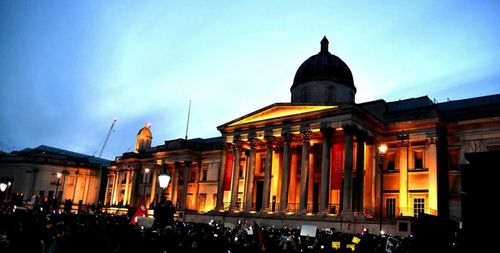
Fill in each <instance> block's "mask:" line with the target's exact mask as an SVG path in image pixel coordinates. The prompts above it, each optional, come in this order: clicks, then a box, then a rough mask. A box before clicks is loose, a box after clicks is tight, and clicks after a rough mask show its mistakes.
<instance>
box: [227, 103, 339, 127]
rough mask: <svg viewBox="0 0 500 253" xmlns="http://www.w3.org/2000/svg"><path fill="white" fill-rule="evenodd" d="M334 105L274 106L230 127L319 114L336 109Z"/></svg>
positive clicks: (242, 119)
mask: <svg viewBox="0 0 500 253" xmlns="http://www.w3.org/2000/svg"><path fill="white" fill-rule="evenodd" d="M336 107H337V106H333V105H292V104H274V105H271V106H268V107H265V108H263V109H261V110H258V111H255V112H253V113H250V114H248V115H246V116H243V117H242V118H240V119H237V120H235V121H234V122H230V123H229V125H228V126H237V125H243V124H248V123H254V122H259V121H265V120H271V119H277V118H283V117H288V116H294V115H299V114H305V113H312V112H319V111H324V110H329V109H334V108H336Z"/></svg>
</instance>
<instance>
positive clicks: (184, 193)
mask: <svg viewBox="0 0 500 253" xmlns="http://www.w3.org/2000/svg"><path fill="white" fill-rule="evenodd" d="M190 167H191V161H186V162H184V178H183V180H182V183H183V184H184V187H183V189H182V199H181V207H180V208H181V209H183V210H186V207H187V193H188V188H189V187H188V182H189V170H190V169H191V168H190Z"/></svg>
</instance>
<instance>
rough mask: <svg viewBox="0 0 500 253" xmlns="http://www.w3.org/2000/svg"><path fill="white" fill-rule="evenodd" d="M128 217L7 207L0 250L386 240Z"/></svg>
mask: <svg viewBox="0 0 500 253" xmlns="http://www.w3.org/2000/svg"><path fill="white" fill-rule="evenodd" d="M130 219H131V217H130V216H128V215H125V214H124V215H116V214H104V213H100V214H96V213H92V214H90V213H86V214H82V213H80V214H72V213H62V212H59V211H54V210H52V211H49V212H43V211H41V210H37V209H35V210H29V209H25V210H19V209H18V210H13V209H11V208H8V209H3V210H2V213H1V216H0V252H5V253H10V252H33V253H60V252H74V253H79V252H134V253H137V252H153V253H170V252H224V253H230V252H352V251H354V252H386V249H387V241H388V239H387V238H388V237H385V236H378V235H374V234H370V233H369V232H368V231H366V232H363V233H360V234H357V235H353V234H346V233H340V232H336V231H335V230H334V229H320V230H317V231H316V235H315V236H301V235H300V234H301V233H300V232H301V231H300V229H301V228H300V227H294V228H290V227H282V228H275V227H272V226H266V225H263V224H262V225H259V224H257V223H255V222H254V223H253V224H252V223H250V222H248V221H242V222H239V224H235V225H234V226H224V224H223V223H222V222H221V221H211V222H210V223H208V224H201V223H189V222H182V221H173V220H167V221H163V222H161V224H160V223H158V222H156V223H155V224H154V225H153V226H152V227H151V228H145V227H144V226H141V225H140V224H139V225H137V224H136V225H133V224H131V222H130ZM355 237H356V238H357V239H359V240H357V239H355V240H353V238H355ZM391 238H392V237H391ZM392 239H394V241H393V242H392V243H391V242H389V243H390V244H391V245H390V246H391V250H392V252H415V251H412V249H413V243H414V241H413V240H412V238H411V237H408V238H396V237H393V238H392ZM353 241H357V242H353ZM349 245H351V246H349ZM352 245H355V246H354V247H353V246H352Z"/></svg>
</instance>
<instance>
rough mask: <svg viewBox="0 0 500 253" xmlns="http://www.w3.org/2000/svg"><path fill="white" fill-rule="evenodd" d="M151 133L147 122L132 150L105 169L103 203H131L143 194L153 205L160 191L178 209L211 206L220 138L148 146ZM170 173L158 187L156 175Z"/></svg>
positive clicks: (214, 192)
mask: <svg viewBox="0 0 500 253" xmlns="http://www.w3.org/2000/svg"><path fill="white" fill-rule="evenodd" d="M152 138H153V135H152V133H151V129H150V126H149V125H148V124H147V125H146V126H144V127H143V128H142V129H141V130H140V131H139V132H138V133H137V137H136V144H135V150H134V151H133V152H127V153H124V154H123V155H121V156H119V157H117V158H116V159H115V161H114V162H113V163H112V164H111V166H110V167H109V170H108V182H107V185H106V194H105V196H106V197H105V204H106V205H107V206H111V207H128V206H130V207H135V206H137V204H138V203H139V200H140V199H141V198H142V197H144V198H145V201H146V206H149V207H153V206H154V204H155V203H156V201H157V200H158V197H159V196H160V194H164V195H165V197H166V198H167V199H169V200H171V201H172V202H173V203H174V204H175V205H176V207H177V208H178V209H179V210H196V211H200V212H205V211H209V210H212V209H214V208H215V203H216V197H217V194H216V193H217V171H218V167H219V164H220V153H221V149H220V146H221V141H220V138H218V137H217V138H210V139H201V138H196V139H189V140H185V139H175V140H169V141H165V143H164V144H163V145H159V146H156V147H151V140H152ZM160 173H168V174H169V175H170V176H171V180H170V184H169V186H168V188H167V189H160V187H159V184H158V175H159V174H160Z"/></svg>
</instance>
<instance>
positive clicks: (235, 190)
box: [229, 141, 243, 210]
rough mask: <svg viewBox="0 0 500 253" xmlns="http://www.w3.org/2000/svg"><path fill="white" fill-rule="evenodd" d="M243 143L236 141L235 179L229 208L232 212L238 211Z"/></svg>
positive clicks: (233, 179)
mask: <svg viewBox="0 0 500 253" xmlns="http://www.w3.org/2000/svg"><path fill="white" fill-rule="evenodd" d="M242 144H243V143H242V142H241V141H236V142H234V144H233V145H234V149H233V152H234V163H233V178H232V181H231V182H232V186H231V203H230V206H229V209H230V210H237V209H238V206H237V205H238V183H239V179H238V176H239V175H238V174H239V172H240V153H241V147H242Z"/></svg>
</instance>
